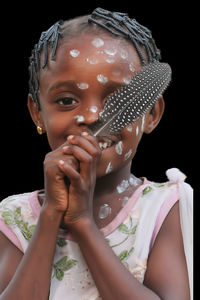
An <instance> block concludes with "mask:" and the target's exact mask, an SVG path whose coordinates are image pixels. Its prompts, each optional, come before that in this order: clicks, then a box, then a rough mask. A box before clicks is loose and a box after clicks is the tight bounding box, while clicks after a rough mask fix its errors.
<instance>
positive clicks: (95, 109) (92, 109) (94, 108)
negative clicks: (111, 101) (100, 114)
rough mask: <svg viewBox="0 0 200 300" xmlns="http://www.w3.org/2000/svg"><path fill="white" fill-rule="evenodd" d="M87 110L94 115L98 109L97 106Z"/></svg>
mask: <svg viewBox="0 0 200 300" xmlns="http://www.w3.org/2000/svg"><path fill="white" fill-rule="evenodd" d="M89 110H90V111H91V112H93V113H96V112H97V111H98V107H97V106H91V107H90V109H89Z"/></svg>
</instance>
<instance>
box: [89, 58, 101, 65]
mask: <svg viewBox="0 0 200 300" xmlns="http://www.w3.org/2000/svg"><path fill="white" fill-rule="evenodd" d="M86 61H87V62H88V63H89V64H91V65H96V64H98V62H99V61H98V59H97V58H92V57H88V58H86Z"/></svg>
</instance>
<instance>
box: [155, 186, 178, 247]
mask: <svg viewBox="0 0 200 300" xmlns="http://www.w3.org/2000/svg"><path fill="white" fill-rule="evenodd" d="M178 200H179V193H178V189H176V190H175V191H174V193H173V194H170V196H169V197H168V198H167V199H166V200H165V201H164V203H163V205H162V206H161V209H160V212H159V214H158V217H157V219H156V223H155V227H154V231H153V235H152V238H151V243H150V251H151V249H152V247H153V244H154V242H155V239H156V237H157V234H158V232H159V230H160V228H161V226H162V224H163V222H164V220H165V218H166V216H167V215H168V213H169V211H170V209H171V208H172V207H173V205H174V204H175V203H176V202H177V201H178Z"/></svg>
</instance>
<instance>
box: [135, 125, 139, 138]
mask: <svg viewBox="0 0 200 300" xmlns="http://www.w3.org/2000/svg"><path fill="white" fill-rule="evenodd" d="M135 133H136V136H138V133H139V127H138V126H137V127H136V129H135Z"/></svg>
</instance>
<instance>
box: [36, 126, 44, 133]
mask: <svg viewBox="0 0 200 300" xmlns="http://www.w3.org/2000/svg"><path fill="white" fill-rule="evenodd" d="M37 132H38V133H39V134H40V135H41V134H43V129H42V127H41V126H39V125H38V126H37Z"/></svg>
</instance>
